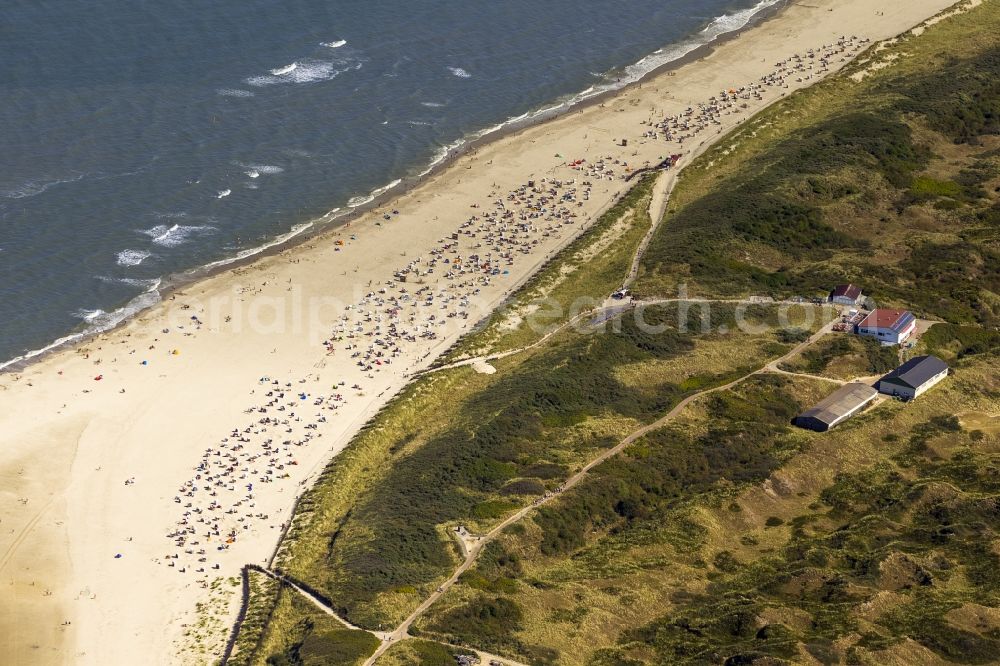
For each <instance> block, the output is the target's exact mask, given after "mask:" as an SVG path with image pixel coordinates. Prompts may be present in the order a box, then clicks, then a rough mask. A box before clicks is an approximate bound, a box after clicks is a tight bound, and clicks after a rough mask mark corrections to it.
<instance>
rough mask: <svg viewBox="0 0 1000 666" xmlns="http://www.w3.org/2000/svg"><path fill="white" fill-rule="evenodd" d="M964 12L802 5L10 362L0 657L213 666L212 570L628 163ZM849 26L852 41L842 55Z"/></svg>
mask: <svg viewBox="0 0 1000 666" xmlns="http://www.w3.org/2000/svg"><path fill="white" fill-rule="evenodd" d="M951 4H953V3H952V0H810V2H809V3H808V4H806V3H792V4H791V6H790V7H788V8H787V9H785V10H784V11H782V12H781V13H780V14H779V15H778V16H776V17H775V18H773V19H771V20H769V21H767V22H765V23H763V24H762V25H760V26H758V27H755V28H753V29H751V30H748V31H746V32H745V33H744V34H743V35H741V36H740V37H738V38H736V39H734V40H731V41H728V42H725V43H724V44H722V45H720V46H719V47H718V48H717V49H715V50H714V52H712V53H711V54H710V55H708V56H707V57H705V58H703V59H701V60H698V61H696V62H692V63H689V64H687V65H685V66H683V67H682V68H680V69H678V70H677V71H675V72H671V73H663V74H660V75H658V76H656V77H654V78H651V79H649V80H647V81H645V82H643V83H642V84H641V85H637V86H633V87H631V88H629V89H627V90H625V91H622V92H621V93H620V94H618V95H617V96H615V97H613V98H610V99H608V100H605V102H604V103H603V104H600V105H594V106H590V107H587V108H583V109H580V110H578V111H574V112H572V113H570V114H568V115H566V116H563V117H561V118H558V119H556V120H553V121H550V122H548V123H545V124H542V125H539V126H536V127H532V128H528V129H526V130H524V131H521V132H519V133H517V134H513V135H510V136H507V137H504V138H502V139H499V140H498V141H496V142H494V143H491V144H488V145H485V146H482V147H480V148H478V149H477V150H476V151H475V152H474V153H471V154H469V155H466V156H464V157H462V158H460V159H458V160H457V161H456V162H455V163H454V164H452V165H451V166H450V167H449V168H447V169H445V170H443V171H442V172H440V173H438V174H436V175H434V176H433V177H431V178H430V179H429V180H428V181H427V182H426V183H424V184H422V185H421V186H419V187H417V188H416V189H414V190H412V191H411V192H409V193H407V194H405V195H402V196H400V197H398V198H397V199H396V200H395V201H392V202H390V203H389V204H388V205H386V206H383V207H382V208H381V209H379V210H377V211H373V212H371V213H369V214H367V215H366V216H365V217H363V218H361V219H358V220H356V221H354V222H353V223H352V224H351V225H350V227H349V228H344V229H340V230H337V231H331V232H328V233H326V234H324V235H321V236H318V237H316V238H313V239H310V240H309V241H307V242H306V243H304V244H302V245H299V246H297V247H294V248H292V249H289V250H286V251H284V252H281V253H279V254H276V255H273V256H269V257H264V258H261V259H260V260H258V261H256V262H254V263H253V264H250V265H248V266H244V267H241V268H237V269H233V270H231V271H228V272H225V273H221V274H219V275H217V276H215V277H212V278H210V279H207V280H205V281H204V282H201V283H198V284H196V285H192V286H190V287H188V288H186V289H184V290H182V291H181V292H178V293H175V294H174V295H173V296H172V297H171V298H170V299H168V300H167V301H166V302H164V303H162V304H161V305H160V306H158V307H156V308H154V309H152V310H150V311H148V312H147V313H145V314H144V315H143V316H141V317H139V318H137V319H136V320H134V321H132V322H130V323H129V324H127V325H126V326H124V327H122V328H120V329H118V330H115V331H113V332H111V333H108V334H105V335H102V336H100V337H99V338H96V339H94V340H91V341H89V342H87V343H86V344H84V345H82V346H80V347H77V348H75V349H70V350H66V351H63V352H60V353H57V354H54V355H52V356H50V357H48V358H45V359H44V360H42V361H41V362H39V363H37V364H34V365H32V366H30V367H29V368H28V369H27V370H25V371H24V372H22V373H20V374H14V375H4V376H0V581H2V583H3V585H4V592H3V595H2V596H0V648H2V649H3V651H4V654H5V657H4V662H5V663H9V664H47V663H73V664H101V665H108V664H127V663H137V661H138V662H141V663H150V664H152V663H206V662H209V661H210V660H211V657H212V656H213V652H215V651H217V650H218V649H219V648H220V646H221V642H222V641H223V640H224V639H225V630H226V627H224V626H223V627H222V630H221V631H219V630H216V631H213V632H209V633H210V634H211V635H212V639H211V640H208V641H204V640H202V641H199V640H195V639H194V638H193V637H191V636H189V637H187V638H185V636H184V634H185V631H187V630H189V629H192V628H193V627H194V626H195V625H196V624H197V623H198V622H199V621H201V619H202V618H203V617H204V615H200V614H199V613H198V612H197V605H198V604H199V603H205V602H208V601H209V600H210V599H212V598H213V596H214V598H216V599H220V598H223V597H225V596H226V595H219V594H218V593H212V592H211V590H210V589H209V588H210V587H211V586H212V585H213V583H214V584H216V585H218V581H219V580H220V579H225V578H231V577H233V576H235V575H236V574H237V573H238V571H239V568H240V566H241V565H242V564H244V563H245V562H262V561H264V560H265V559H266V558H267V557H268V556H269V555H270V553H271V551H272V549H273V548H274V545H275V540H276V539H277V536H278V534H279V532H280V529H281V525H282V523H283V522H284V521H285V520H286V519H287V517H288V512H289V510H290V507H291V504H292V502H293V501H294V499H295V497H296V495H297V494H298V493H299V492H301V488H302V485H303V484H304V483H306V482H307V479H308V478H310V476H312V475H315V473H316V472H317V471H318V470H319V469H321V468H322V466H323V464H324V463H325V462H326V461H327V460H329V458H330V457H331V456H332V455H335V454H336V453H337V452H338V451H339V450H341V449H342V448H343V446H345V445H346V443H347V442H348V441H349V440H350V438H351V436H352V435H353V434H354V433H355V432H356V431H357V428H358V427H359V426H360V425H361V424H363V423H364V422H365V421H366V420H367V419H368V418H370V417H371V416H372V415H373V414H374V413H375V412H376V411H377V410H378V408H379V407H380V406H381V405H382V404H384V403H385V401H387V400H388V399H389V398H390V397H391V396H392V395H393V394H395V392H397V391H398V390H399V389H400V388H401V387H402V386H403V385H404V384H405V383H406V381H407V376H408V375H409V374H410V373H412V372H413V371H415V370H417V369H420V368H422V367H425V366H426V365H427V364H429V363H430V362H431V361H432V360H433V358H434V357H435V356H436V355H437V354H440V353H441V352H442V351H444V350H445V349H447V348H448V347H449V346H450V345H451V344H452V343H453V342H454V341H455V340H456V339H457V337H458V336H460V335H461V334H462V333H463V332H464V331H467V330H468V327H471V326H472V324H473V323H474V322H475V321H476V320H477V319H478V318H479V317H481V316H482V315H483V314H485V313H486V312H488V311H489V310H490V309H491V308H492V307H494V306H495V305H496V304H497V303H498V302H499V301H500V300H501V299H502V298H503V297H504V295H505V294H506V293H508V292H509V291H510V290H511V289H513V288H514V287H515V286H516V285H517V284H518V283H520V282H521V281H523V280H524V279H526V278H527V277H528V276H530V275H531V273H532V272H533V271H534V270H536V269H537V267H538V266H539V265H541V263H543V262H544V261H545V259H546V258H547V257H548V256H550V255H551V254H552V253H553V252H554V251H556V250H557V249H558V248H559V247H562V246H563V245H565V244H566V243H567V242H568V241H570V240H571V239H572V238H573V237H575V235H576V234H578V233H580V232H581V231H582V230H583V229H585V228H586V226H587V225H588V224H589V223H590V222H592V221H593V219H594V218H595V216H596V215H597V214H598V213H599V212H600V211H601V210H603V209H605V208H606V207H607V206H608V205H609V203H610V202H611V201H612V200H613V199H614V197H615V196H616V195H618V194H619V193H621V192H622V191H624V189H625V188H626V184H625V182H624V180H623V178H622V177H623V176H624V175H625V174H626V173H627V172H628V170H629V169H632V168H638V167H641V166H643V165H644V164H645V163H647V162H649V163H657V162H659V161H660V160H661V159H662V158H663V157H665V156H667V155H670V154H675V153H679V154H684V155H685V160H686V159H689V158H690V157H691V156H693V155H692V153H696V152H699V151H700V150H703V149H704V148H706V147H707V146H708V145H710V144H711V142H712V140H714V139H715V138H717V137H718V136H719V134H720V133H721V132H724V131H725V129H727V128H729V127H731V126H733V125H734V124H735V123H737V122H739V121H741V120H743V119H745V118H747V117H748V116H749V115H750V114H752V113H753V112H754V111H756V110H759V109H760V108H762V107H763V106H764V105H766V104H768V103H771V102H773V101H774V100H776V99H778V98H780V96H782V95H786V94H788V93H790V92H791V91H792V90H794V89H796V88H798V87H802V86H805V85H808V84H810V83H812V82H815V81H816V80H817V79H818V78H819V77H820V76H821V75H822V74H823V71H824V69H829V71H835V70H836V69H838V68H839V67H842V66H843V65H844V64H845V62H846V59H847V58H849V57H852V56H853V55H856V53H857V50H858V49H860V48H863V47H864V46H865V45H866V43H865V42H864V41H863V40H874V41H878V40H881V39H885V38H888V37H891V36H894V35H896V34H899V33H900V32H903V31H904V30H907V29H909V28H911V27H913V26H915V25H917V24H919V23H920V22H922V21H923V20H925V19H927V18H929V17H931V16H933V15H934V14H936V13H937V12H939V11H941V10H942V9H944V8H946V7H948V6H949V5H951ZM845 35H846V36H848V37H850V36H852V35H856V36H857V37H858V39H856V40H850V41H849V43H845V44H844V45H843V46H841V47H838V46H837V42H838V40H839V39H840V38H841V37H842V36H845ZM824 46H826V47H827V49H826V50H824V49H822V48H821V47H824ZM810 49H815V51H814V55H813V57H812V58H810V57H809V56H808V51H809V50H810ZM821 53H822V54H828V55H824V56H823V59H825V61H826V63H827V66H826V67H825V68H824V67H823V66H822V65H821V64H820V60H821V57H820V54H821ZM795 54H798V55H799V56H800V57H801V58H802V59H801V60H800V61H796V60H792V61H788V59H789V58H791V57H792V56H793V55H795ZM780 61H788V62H786V64H785V65H783V66H782V67H778V66H777V63H778V62H780ZM799 65H800V67H799V69H795V67H796V66H799ZM779 71H780V72H783V73H781V74H776V72H779ZM762 77H771V78H770V79H769V81H768V83H767V85H763V84H761V78H762ZM751 83H757V84H761V85H760V86H759V87H758V88H749V87H747V86H749V84H751ZM744 87H746V88H745V89H744V90H743V91H740V92H738V93H737V94H735V95H733V96H731V97H729V98H728V99H726V100H724V101H722V102H720V99H719V97H718V96H719V95H720V91H728V90H730V89H734V90H740V89H741V88H744ZM713 97H716V100H715V101H714V102H713V103H712V104H711V105H710V106H709V107H704V108H699V107H698V104H709V102H710V99H711V98H713ZM744 105H745V108H744ZM688 107H693V112H692V114H691V115H690V116H685V110H686V109H687V108H688ZM666 116H679V119H678V120H676V121H673V122H668V123H666V124H661V121H663V119H664V117H666ZM650 121H652V122H650ZM685 125H687V127H685ZM681 138H684V141H683V143H681V142H680V139H681ZM621 139H627V140H628V145H627V147H622V146H621V145H620V144H621ZM579 160H583V162H579ZM574 162H576V164H573V163H574ZM682 164H683V161H682ZM529 181H533V185H531V186H529V185H528V183H529ZM498 202H500V203H498ZM394 211H396V212H394ZM453 234H454V236H453ZM399 271H402V272H401V273H398V274H397V272H399ZM404 279H405V281H403V280H404ZM595 296H602V295H595ZM228 587H229V586H228V583H223V589H228ZM233 591H235V588H233ZM229 598H235V595H229ZM231 610H232V609H231V608H229V609H227V608H225V607H224V606H221V605H220V606H218V607H217V611H218V615H219V617H220V618H221V619H223V620H224V619H225V618H226V617H227V613H228V612H231ZM220 626H222V625H220ZM201 649H205V650H207V651H206V652H203V653H199V650H201Z"/></svg>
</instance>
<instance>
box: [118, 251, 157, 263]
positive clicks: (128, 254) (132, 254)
mask: <svg viewBox="0 0 1000 666" xmlns="http://www.w3.org/2000/svg"><path fill="white" fill-rule="evenodd" d="M152 254H153V253H152V252H147V251H146V250H122V251H121V252H119V253H118V265H119V266H138V265H139V264H141V263H142V262H144V261H145V260H146V259H148V258H149V257H151V256H152Z"/></svg>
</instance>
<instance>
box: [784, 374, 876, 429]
mask: <svg viewBox="0 0 1000 666" xmlns="http://www.w3.org/2000/svg"><path fill="white" fill-rule="evenodd" d="M877 396H878V391H876V390H875V389H873V388H872V387H871V386H868V385H867V384H861V383H858V382H855V383H852V384H845V385H843V386H841V387H840V388H839V389H837V390H836V391H834V392H833V393H831V394H830V395H828V396H826V397H825V398H823V399H822V400H820V401H819V402H818V403H816V404H815V405H813V406H812V407H810V408H809V409H807V410H806V411H804V412H802V413H801V414H799V415H798V416H796V417H795V425H797V426H799V427H800V428H806V429H808V430H815V431H817V432H826V431H827V430H829V429H830V428H832V427H834V426H835V425H837V424H838V423H840V422H841V421H846V420H847V419H849V418H851V417H852V416H853V415H854V414H856V413H857V412H859V411H861V409H863V408H864V406H865V405H867V404H868V403H870V402H871V401H872V400H874V399H875V398H876V397H877Z"/></svg>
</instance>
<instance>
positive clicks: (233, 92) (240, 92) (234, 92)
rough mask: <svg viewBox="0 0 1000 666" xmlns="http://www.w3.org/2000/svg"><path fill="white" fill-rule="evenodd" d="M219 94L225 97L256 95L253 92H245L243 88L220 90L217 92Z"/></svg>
mask: <svg viewBox="0 0 1000 666" xmlns="http://www.w3.org/2000/svg"><path fill="white" fill-rule="evenodd" d="M215 92H216V93H217V94H219V95H222V96H223V97H253V96H254V93H253V91H252V90H243V89H242V88H219V89H218V90H216V91H215Z"/></svg>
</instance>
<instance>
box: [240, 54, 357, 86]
mask: <svg viewBox="0 0 1000 666" xmlns="http://www.w3.org/2000/svg"><path fill="white" fill-rule="evenodd" d="M292 65H294V67H293V66H292ZM292 65H288V66H286V67H281V68H279V69H272V70H271V73H270V74H269V75H267V76H251V77H250V78H248V79H247V80H246V82H247V83H248V84H250V85H252V86H256V87H258V88H262V87H264V86H273V85H278V84H283V83H315V82H318V81H330V80H332V79H335V78H337V77H338V76H340V75H341V74H343V73H344V72H349V71H351V70H358V69H361V67H362V65H363V63H361V62H355V63H353V64H349V65H347V66H344V63H339V66H338V63H335V62H329V61H326V60H302V61H301V62H294V63H292Z"/></svg>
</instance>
